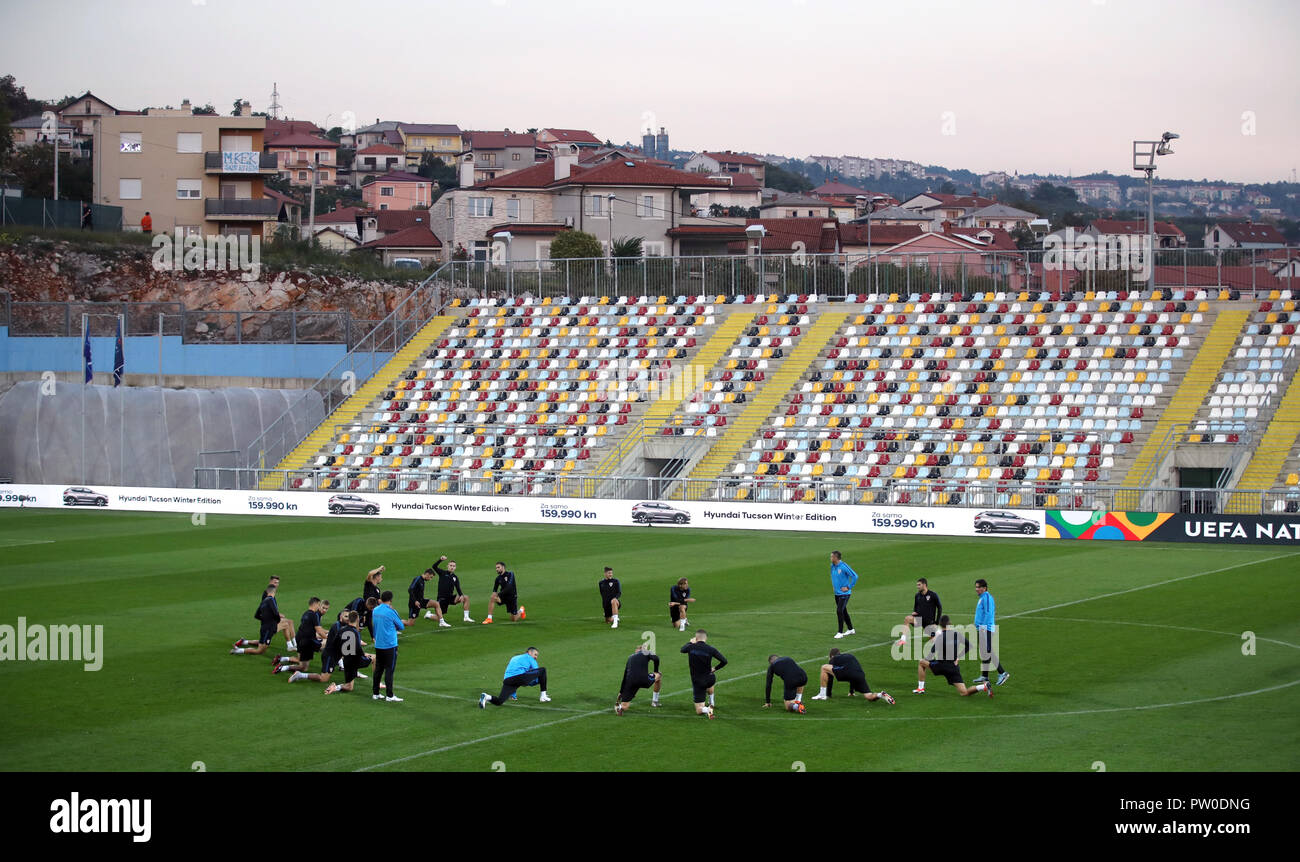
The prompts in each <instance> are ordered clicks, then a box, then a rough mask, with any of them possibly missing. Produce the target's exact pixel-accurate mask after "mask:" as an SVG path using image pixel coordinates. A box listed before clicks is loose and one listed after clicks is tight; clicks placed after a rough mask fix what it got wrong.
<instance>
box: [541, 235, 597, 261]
mask: <svg viewBox="0 0 1300 862" xmlns="http://www.w3.org/2000/svg"><path fill="white" fill-rule="evenodd" d="M604 256H605V250H604V249H603V248H601V245H600V240H598V239H596V237H595V236H594V235H592V234H589V233H586V232H584V231H580V230H566V231H563V232H562V233H560V234H559V235H558V236H556V237H555V240H554V241H553V242H552V243H551V260H562V259H564V258H569V257H589V258H593V257H594V258H600V257H604Z"/></svg>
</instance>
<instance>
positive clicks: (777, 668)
mask: <svg viewBox="0 0 1300 862" xmlns="http://www.w3.org/2000/svg"><path fill="white" fill-rule="evenodd" d="M774 676H779V677H781V682H782V684H783V685H784V686H785V693H784V694H783V695H782V700H784V701H785V708H786V709H787V710H789V711H790V712H797V713H800V714H802V713H805V712H807V711H808V710H807V709H806V708H805V707H804V705H803V687H804V686H805V685H807V684H808V674H807V673H806V672H805V671H804V669H803V668H801V667H799V664H798V662H796V661H795V660H794V659H792V658H790V657H789V656H782V655H770V656H768V657H767V689H766V690H765V691H764V692H763V709H767V708H768V707H769V706H771V705H772V677H774Z"/></svg>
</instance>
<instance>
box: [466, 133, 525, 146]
mask: <svg viewBox="0 0 1300 862" xmlns="http://www.w3.org/2000/svg"><path fill="white" fill-rule="evenodd" d="M465 143H466V146H467V147H469V149H471V150H503V149H505V148H506V147H535V146H537V140H536V139H535V138H534V137H533V136H532V135H524V134H520V133H518V132H466V133H465Z"/></svg>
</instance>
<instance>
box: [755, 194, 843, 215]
mask: <svg viewBox="0 0 1300 862" xmlns="http://www.w3.org/2000/svg"><path fill="white" fill-rule="evenodd" d="M837 206H840V207H841V208H842V206H843V205H839V204H837V203H836V202H835V201H828V200H823V199H822V198H815V197H813V196H812V195H797V194H789V195H782V196H781V197H779V198H777V199H776V200H775V201H772V202H771V203H766V204H763V205H762V206H761V207H759V209H758V214H759V216H760V217H761V218H822V219H826V218H830V219H833V218H835V217H836V214H835V209H836V207H837ZM849 209H850V210H851V209H852V207H850V208H849ZM849 218H850V219H851V218H853V214H852V213H850V215H849ZM846 221H847V219H846Z"/></svg>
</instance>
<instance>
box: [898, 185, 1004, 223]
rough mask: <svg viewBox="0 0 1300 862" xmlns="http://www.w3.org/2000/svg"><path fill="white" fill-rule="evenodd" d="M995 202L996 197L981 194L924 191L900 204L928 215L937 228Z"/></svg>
mask: <svg viewBox="0 0 1300 862" xmlns="http://www.w3.org/2000/svg"><path fill="white" fill-rule="evenodd" d="M995 203H997V199H996V198H986V197H980V196H979V195H948V194H940V193H939V192H924V193H922V194H919V195H914V196H912V197H911V198H909V199H907V200H905V201H903V202H902V203H901V204H899V206H901V207H902V208H903V209H908V210H915V211H916V212H920V213H924V214H925V215H928V216H929V217H930V219H931V220H932V221H933V222H934V223H935V226H936V228H937V227H938V225H939V224H941V223H942V222H945V221H949V222H952V223H954V224H956V223H957V222H959V221H961V219H963V218H965V217H966V215H967V214H968V213H971V212H974V211H975V210H978V209H983V208H984V207H989V206H993V204H995Z"/></svg>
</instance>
